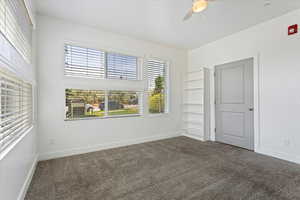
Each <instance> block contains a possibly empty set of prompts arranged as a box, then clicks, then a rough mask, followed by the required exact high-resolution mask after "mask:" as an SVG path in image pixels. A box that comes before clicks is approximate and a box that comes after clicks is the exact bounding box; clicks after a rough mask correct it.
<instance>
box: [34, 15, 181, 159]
mask: <svg viewBox="0 0 300 200" xmlns="http://www.w3.org/2000/svg"><path fill="white" fill-rule="evenodd" d="M37 21H38V22H37V31H38V52H39V55H38V66H39V72H38V79H39V82H38V83H39V92H38V93H39V94H38V95H39V96H38V100H39V109H38V110H39V133H40V134H39V151H40V154H41V155H40V156H41V159H49V158H53V157H59V156H64V155H70V154H75V153H82V152H88V151H94V150H98V149H102V148H106V147H113V146H119V145H125V144H129V143H135V142H141V141H146V140H153V139H159V138H165V137H170V136H174V135H178V134H179V131H180V127H181V126H180V124H181V96H182V84H181V83H182V76H183V72H184V70H186V68H187V67H186V66H187V52H186V51H183V50H178V49H174V48H170V47H165V46H162V45H158V44H154V43H151V42H146V41H141V40H136V39H132V38H129V37H125V36H121V35H117V34H113V33H109V32H104V31H101V30H98V29H96V28H92V27H87V26H83V25H79V24H73V23H69V22H66V21H62V20H59V19H54V18H50V17H46V16H39V17H38V20H37ZM65 43H72V44H76V45H80V46H84V47H90V48H96V49H97V48H98V49H104V50H109V51H114V52H119V53H125V54H129V55H136V56H140V57H145V56H151V57H157V58H161V59H164V60H168V61H170V78H171V80H170V82H171V86H170V95H171V96H170V113H169V114H164V115H157V116H149V115H147V114H145V115H144V116H141V117H130V118H118V119H96V120H78V121H64V117H65V116H64V106H65V89H66V88H78V89H122V88H128V87H129V88H131V89H137V90H142V89H144V86H145V83H144V82H143V81H140V82H134V81H133V82H131V81H113V80H92V79H78V78H66V77H64V75H63V73H64V44H65ZM144 105H145V106H146V104H145V103H144Z"/></svg>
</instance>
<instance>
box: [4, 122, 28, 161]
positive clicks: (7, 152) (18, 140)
mask: <svg viewBox="0 0 300 200" xmlns="http://www.w3.org/2000/svg"><path fill="white" fill-rule="evenodd" d="M33 126H34V125H32V126H31V127H30V128H29V129H28V130H26V131H25V132H24V133H23V134H22V135H21V136H20V137H19V138H18V139H16V140H15V141H14V142H13V143H11V144H10V145H9V146H8V147H7V148H6V149H5V150H4V151H3V152H1V153H0V161H1V160H3V159H4V158H5V157H6V156H7V155H8V154H9V153H10V151H12V150H13V149H14V148H15V147H16V146H17V145H18V144H19V142H21V141H22V140H23V138H25V137H26V135H27V134H28V133H29V132H31V131H32V130H33Z"/></svg>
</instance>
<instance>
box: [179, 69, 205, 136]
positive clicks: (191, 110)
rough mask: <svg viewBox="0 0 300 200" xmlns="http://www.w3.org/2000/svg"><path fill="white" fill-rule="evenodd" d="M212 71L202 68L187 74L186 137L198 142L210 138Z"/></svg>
mask: <svg viewBox="0 0 300 200" xmlns="http://www.w3.org/2000/svg"><path fill="white" fill-rule="evenodd" d="M209 78H210V70H209V69H207V68H200V69H199V70H196V71H189V72H187V73H186V76H185V80H184V91H183V93H184V98H183V106H182V107H183V111H182V115H183V129H184V135H186V136H188V137H192V138H195V139H198V140H203V141H206V140H209V138H210V100H209V97H210V92H209V89H210V86H209V82H210V81H209Z"/></svg>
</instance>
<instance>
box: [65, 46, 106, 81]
mask: <svg viewBox="0 0 300 200" xmlns="http://www.w3.org/2000/svg"><path fill="white" fill-rule="evenodd" d="M65 75H66V76H73V77H86V78H96V79H103V78H104V77H105V53H104V52H103V51H99V50H93V49H89V48H83V47H76V46H71V45H65Z"/></svg>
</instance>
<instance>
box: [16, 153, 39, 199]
mask: <svg viewBox="0 0 300 200" xmlns="http://www.w3.org/2000/svg"><path fill="white" fill-rule="evenodd" d="M38 158H39V156H38V155H36V156H35V158H34V160H33V163H32V165H31V167H30V170H29V172H28V174H27V177H26V179H25V182H24V184H23V186H22V189H21V191H20V194H19V196H18V200H24V198H25V195H26V193H27V190H28V188H29V185H30V183H31V180H32V177H33V175H34V172H35V169H36V165H37V163H38Z"/></svg>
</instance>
